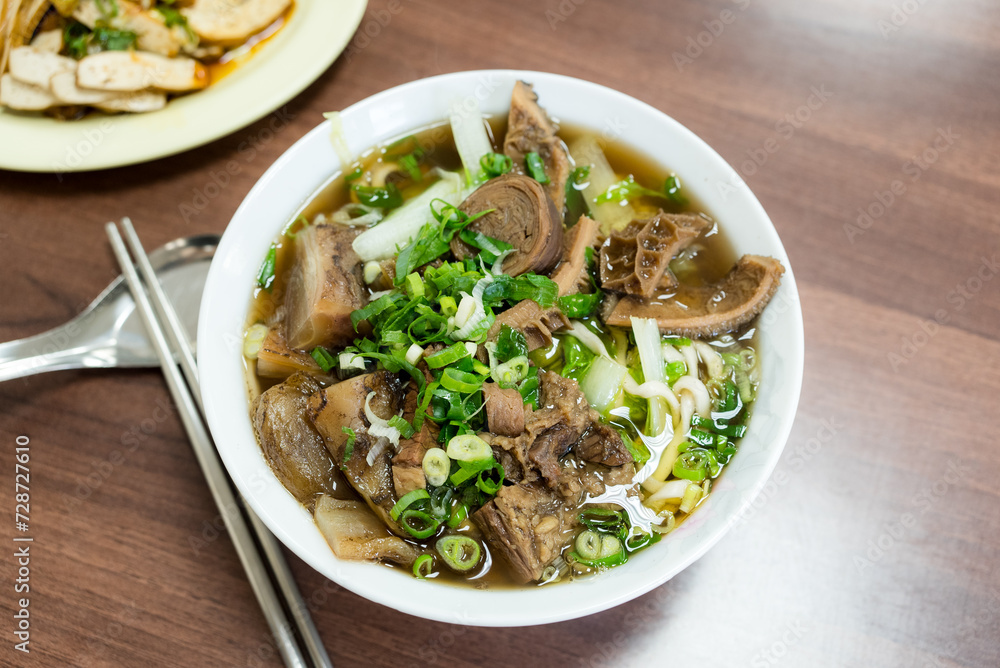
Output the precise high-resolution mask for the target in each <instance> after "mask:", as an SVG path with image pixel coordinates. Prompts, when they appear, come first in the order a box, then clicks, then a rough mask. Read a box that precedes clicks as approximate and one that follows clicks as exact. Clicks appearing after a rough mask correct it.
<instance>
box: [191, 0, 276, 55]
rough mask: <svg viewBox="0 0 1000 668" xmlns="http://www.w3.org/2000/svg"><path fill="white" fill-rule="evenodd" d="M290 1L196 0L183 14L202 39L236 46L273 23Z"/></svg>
mask: <svg viewBox="0 0 1000 668" xmlns="http://www.w3.org/2000/svg"><path fill="white" fill-rule="evenodd" d="M291 4H292V2H291V0H194V4H193V5H192V6H191V7H189V8H188V9H185V10H183V13H184V16H186V17H187V20H188V26H190V28H191V30H193V31H194V33H195V34H196V35H198V37H199V38H201V40H202V41H204V42H211V43H213V44H224V45H237V44H241V43H243V42H245V41H246V40H247V38H248V37H250V36H252V35H256V34H257V33H259V32H260V31H261V30H263V29H264V28H266V27H267V26H269V25H271V24H272V23H274V22H275V21H276V20H277V19H278V17H279V16H281V15H282V14H284V13H285V12H286V11H287V10H288V8H289V7H290V6H291Z"/></svg>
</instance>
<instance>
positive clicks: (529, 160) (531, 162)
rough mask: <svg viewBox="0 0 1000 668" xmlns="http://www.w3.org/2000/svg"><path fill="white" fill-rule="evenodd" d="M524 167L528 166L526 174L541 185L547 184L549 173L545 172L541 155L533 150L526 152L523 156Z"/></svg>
mask: <svg viewBox="0 0 1000 668" xmlns="http://www.w3.org/2000/svg"><path fill="white" fill-rule="evenodd" d="M524 164H525V167H527V168H528V175H529V176H531V178H533V179H535V180H536V181H538V182H539V183H541V184H542V185H543V186H547V185H549V183H551V181H549V175H548V174H546V173H545V163H544V162H542V156H540V155H538V153H536V152H535V151H532V152H531V153H528V154H527V155H525V156H524Z"/></svg>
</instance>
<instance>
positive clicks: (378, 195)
mask: <svg viewBox="0 0 1000 668" xmlns="http://www.w3.org/2000/svg"><path fill="white" fill-rule="evenodd" d="M351 190H353V191H354V194H355V195H357V196H358V200H359V201H360V202H361V203H362V204H364V205H366V206H374V207H378V208H380V209H395V208H396V207H399V206H402V204H403V195H402V194H401V193H400V192H399V188H397V187H396V186H395V185H394V184H392V183H389V184H387V185H386V186H385V187H384V188H377V187H375V186H362V185H353V186H351Z"/></svg>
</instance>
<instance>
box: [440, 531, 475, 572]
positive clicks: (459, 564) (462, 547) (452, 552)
mask: <svg viewBox="0 0 1000 668" xmlns="http://www.w3.org/2000/svg"><path fill="white" fill-rule="evenodd" d="M434 549H435V550H437V553H438V554H439V555H441V558H442V559H444V563H445V564H447V565H448V567H449V568H451V569H453V570H456V571H458V572H459V573H465V572H468V571H471V570H472V569H473V568H475V567H476V564H478V563H479V557H480V555H481V554H482V550H481V549H480V547H479V543H478V542H476V541H475V540H474V539H472V538H470V537H469V536H461V535H457V534H452V535H449V536H444V537H442V538H439V539H438V542H437V543H435V545H434Z"/></svg>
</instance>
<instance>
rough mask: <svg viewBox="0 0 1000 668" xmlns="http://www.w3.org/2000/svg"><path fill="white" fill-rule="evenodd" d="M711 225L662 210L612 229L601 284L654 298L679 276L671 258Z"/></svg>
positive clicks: (603, 253)
mask: <svg viewBox="0 0 1000 668" xmlns="http://www.w3.org/2000/svg"><path fill="white" fill-rule="evenodd" d="M710 224H711V223H710V222H709V221H708V219H706V218H703V217H701V216H696V215H694V214H690V213H683V214H671V213H664V212H663V211H660V212H659V213H657V214H656V215H655V216H653V217H652V218H648V219H646V220H634V221H632V222H631V223H629V225H628V227H626V228H625V229H623V230H618V231H615V232H612V233H611V236H609V237H608V239H607V241H605V242H604V245H603V246H601V261H600V274H601V287H603V288H604V289H605V290H613V291H615V292H624V293H627V294H630V295H642V296H643V297H651V296H652V295H653V293H654V292H655V291H656V290H657V289H661V290H666V289H670V288H673V287H674V286H676V285H677V279H676V278H674V275H673V274H672V273H670V270H669V269H668V265H669V264H670V260H672V259H673V257H674V256H675V255H676V254H677V253H679V252H680V251H681V250H683V249H685V248H687V247H688V246H690V245H691V242H692V241H694V240H695V239H697V238H698V236H699V235H700V234H701V233H702V232H703V231H705V230H706V229H708V227H709V225H710Z"/></svg>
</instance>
